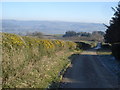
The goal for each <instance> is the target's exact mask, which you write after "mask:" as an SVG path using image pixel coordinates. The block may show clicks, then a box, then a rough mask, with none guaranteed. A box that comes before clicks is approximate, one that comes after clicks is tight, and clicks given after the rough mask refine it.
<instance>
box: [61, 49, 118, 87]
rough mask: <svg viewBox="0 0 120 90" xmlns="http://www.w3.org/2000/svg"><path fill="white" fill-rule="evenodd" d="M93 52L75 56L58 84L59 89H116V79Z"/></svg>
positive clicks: (89, 51)
mask: <svg viewBox="0 0 120 90" xmlns="http://www.w3.org/2000/svg"><path fill="white" fill-rule="evenodd" d="M99 59H100V58H99V57H98V55H97V54H96V51H95V50H88V51H84V52H83V53H82V54H80V55H77V57H76V58H75V60H73V62H72V65H71V66H70V67H69V68H68V70H67V71H66V73H65V75H64V76H63V80H62V82H61V84H60V87H61V88H118V77H117V76H116V75H114V74H113V73H111V72H110V71H109V70H108V69H107V68H106V67H105V66H104V65H103V64H102V63H101V61H100V60H99Z"/></svg>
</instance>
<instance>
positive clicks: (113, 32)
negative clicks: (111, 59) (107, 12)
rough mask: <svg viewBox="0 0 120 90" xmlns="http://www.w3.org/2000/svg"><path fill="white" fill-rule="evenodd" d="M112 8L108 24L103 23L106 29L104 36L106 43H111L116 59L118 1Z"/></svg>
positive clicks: (119, 28) (119, 27) (118, 56)
mask: <svg viewBox="0 0 120 90" xmlns="http://www.w3.org/2000/svg"><path fill="white" fill-rule="evenodd" d="M112 9H113V11H114V15H113V17H112V18H111V20H110V23H109V24H110V25H109V26H108V25H105V26H106V27H107V30H106V34H105V36H104V38H105V42H106V43H110V44H111V45H112V54H113V55H114V56H115V58H116V59H117V60H120V2H118V6H117V7H115V8H113V7H112Z"/></svg>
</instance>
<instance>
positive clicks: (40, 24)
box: [2, 20, 105, 34]
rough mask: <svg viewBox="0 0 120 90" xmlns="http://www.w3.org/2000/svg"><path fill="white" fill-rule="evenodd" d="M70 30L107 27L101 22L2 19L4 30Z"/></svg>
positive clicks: (55, 32) (83, 30)
mask: <svg viewBox="0 0 120 90" xmlns="http://www.w3.org/2000/svg"><path fill="white" fill-rule="evenodd" d="M69 30H73V31H76V32H92V31H105V27H104V26H103V25H102V24H100V23H81V22H63V21H20V20H2V31H3V32H9V33H23V34H25V33H26V32H35V31H38V32H42V33H44V34H64V33H65V32H66V31H69Z"/></svg>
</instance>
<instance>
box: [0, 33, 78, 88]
mask: <svg viewBox="0 0 120 90" xmlns="http://www.w3.org/2000/svg"><path fill="white" fill-rule="evenodd" d="M1 34H2V84H3V88H15V87H16V88H28V87H31V88H32V87H34V88H46V87H47V86H48V85H49V84H50V82H53V81H55V80H56V79H58V78H56V77H57V76H58V73H59V72H60V71H61V69H62V68H64V67H65V65H66V64H67V63H69V61H68V60H67V58H66V59H65V58H64V57H66V55H67V54H65V53H63V54H61V55H63V56H62V57H63V58H57V57H55V59H52V58H51V57H53V56H54V55H55V53H58V52H60V51H71V50H74V49H76V44H75V43H73V42H70V41H62V40H44V39H39V38H34V37H27V36H19V35H16V34H8V33H1ZM47 57H50V58H49V59H48V58H47Z"/></svg>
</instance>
